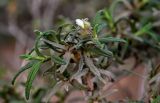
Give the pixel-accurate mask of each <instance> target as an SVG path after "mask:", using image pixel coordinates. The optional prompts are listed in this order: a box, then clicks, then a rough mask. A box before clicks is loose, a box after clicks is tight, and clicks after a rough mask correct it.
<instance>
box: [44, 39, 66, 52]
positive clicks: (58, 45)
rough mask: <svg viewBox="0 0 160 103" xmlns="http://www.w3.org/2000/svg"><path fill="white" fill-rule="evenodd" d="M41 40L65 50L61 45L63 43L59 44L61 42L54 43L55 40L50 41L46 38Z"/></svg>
mask: <svg viewBox="0 0 160 103" xmlns="http://www.w3.org/2000/svg"><path fill="white" fill-rule="evenodd" d="M42 40H43V41H44V42H46V43H48V44H50V45H52V46H53V47H56V48H59V49H63V50H65V46H63V45H61V44H58V43H55V42H51V41H49V40H47V39H42Z"/></svg>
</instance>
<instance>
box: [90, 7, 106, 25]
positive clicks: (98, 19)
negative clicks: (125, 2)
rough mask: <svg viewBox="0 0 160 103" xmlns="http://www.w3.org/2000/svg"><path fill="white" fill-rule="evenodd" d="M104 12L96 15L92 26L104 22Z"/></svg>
mask: <svg viewBox="0 0 160 103" xmlns="http://www.w3.org/2000/svg"><path fill="white" fill-rule="evenodd" d="M102 12H103V10H100V11H98V12H97V13H96V15H95V17H94V18H93V20H92V25H93V26H95V25H97V24H101V23H102V22H103V19H102Z"/></svg>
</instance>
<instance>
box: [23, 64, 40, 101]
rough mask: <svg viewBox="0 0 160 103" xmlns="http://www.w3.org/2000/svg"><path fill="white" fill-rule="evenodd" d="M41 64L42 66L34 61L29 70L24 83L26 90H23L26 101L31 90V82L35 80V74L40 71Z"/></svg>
mask: <svg viewBox="0 0 160 103" xmlns="http://www.w3.org/2000/svg"><path fill="white" fill-rule="evenodd" d="M41 64H42V62H41V61H36V62H35V63H34V64H33V66H32V68H31V70H30V72H29V74H28V77H27V82H26V88H25V96H26V99H27V100H28V99H29V95H30V90H31V87H32V83H33V80H34V79H35V77H36V74H37V72H38V70H39V69H40V66H41Z"/></svg>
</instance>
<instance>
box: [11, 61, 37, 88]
mask: <svg viewBox="0 0 160 103" xmlns="http://www.w3.org/2000/svg"><path fill="white" fill-rule="evenodd" d="M33 64H35V61H31V62H29V63H27V64H26V65H25V66H23V67H22V68H21V69H20V70H19V71H18V72H17V73H16V75H15V76H14V78H13V80H12V85H14V83H15V80H16V78H17V77H18V76H19V75H20V74H21V73H22V72H23V71H25V70H27V69H29V68H31V67H32V66H33Z"/></svg>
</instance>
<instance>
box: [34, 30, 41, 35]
mask: <svg viewBox="0 0 160 103" xmlns="http://www.w3.org/2000/svg"><path fill="white" fill-rule="evenodd" d="M34 33H35V34H36V35H37V36H40V35H43V33H42V32H41V31H39V30H34Z"/></svg>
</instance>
